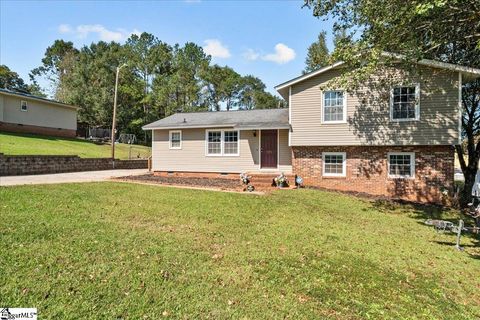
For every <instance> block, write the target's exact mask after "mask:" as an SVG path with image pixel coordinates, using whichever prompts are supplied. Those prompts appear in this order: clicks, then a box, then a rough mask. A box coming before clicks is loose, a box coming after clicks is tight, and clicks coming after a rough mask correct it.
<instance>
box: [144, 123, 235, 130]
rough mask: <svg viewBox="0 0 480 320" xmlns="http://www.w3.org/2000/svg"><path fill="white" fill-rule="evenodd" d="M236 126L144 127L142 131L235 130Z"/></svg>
mask: <svg viewBox="0 0 480 320" xmlns="http://www.w3.org/2000/svg"><path fill="white" fill-rule="evenodd" d="M235 126H236V124H223V125H198V126H174V127H147V126H144V127H142V130H182V129H206V128H233V127H235Z"/></svg>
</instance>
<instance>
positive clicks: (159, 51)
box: [0, 32, 286, 138]
mask: <svg viewBox="0 0 480 320" xmlns="http://www.w3.org/2000/svg"><path fill="white" fill-rule="evenodd" d="M122 64H126V66H125V67H124V68H122V70H121V72H120V81H119V88H118V110H117V127H118V131H119V132H123V133H134V134H136V135H137V137H140V138H142V137H143V136H144V133H143V132H142V130H141V127H142V126H143V125H145V124H147V123H150V122H152V121H155V120H158V119H161V118H164V117H166V116H169V115H171V114H173V113H175V112H193V111H219V110H233V109H266V108H279V107H286V102H285V101H284V100H282V99H280V98H278V97H276V96H274V95H272V94H270V93H269V92H267V91H266V86H265V84H264V83H263V82H262V81H261V80H260V79H259V78H257V77H255V76H252V75H246V76H242V75H240V74H239V73H237V72H236V71H235V70H234V69H232V68H230V67H228V66H219V65H217V64H212V63H211V57H210V56H209V55H207V54H206V53H205V52H204V51H203V48H202V47H201V46H198V45H197V44H195V43H192V42H188V43H186V44H184V45H183V46H181V45H179V44H175V45H173V46H172V45H169V44H167V43H165V42H162V41H161V40H159V39H158V38H157V37H155V36H154V35H152V34H149V33H146V32H144V33H142V34H140V35H135V34H134V35H132V36H130V38H129V39H127V41H126V42H125V44H120V43H116V42H109V43H107V42H104V41H100V42H97V43H92V44H90V45H85V46H83V47H81V48H76V47H75V46H74V45H73V43H72V42H69V41H64V40H56V41H55V42H54V43H53V44H52V45H51V46H49V47H48V48H47V49H46V51H45V55H44V57H43V58H42V61H41V65H40V66H38V67H37V68H35V69H33V70H32V71H31V73H30V80H31V81H30V82H31V84H28V85H27V84H25V82H24V80H23V79H21V78H20V77H19V76H18V74H16V73H15V72H14V71H12V70H10V69H9V68H8V67H7V66H4V65H3V66H0V86H1V87H4V88H9V89H12V90H21V91H25V92H29V93H32V94H37V95H45V94H44V93H45V90H42V88H40V86H39V85H38V83H39V82H42V81H39V80H40V79H43V82H45V81H46V82H47V83H48V87H49V90H50V95H51V96H53V97H54V99H55V100H58V101H61V102H64V103H68V104H73V105H76V106H79V107H81V108H82V109H81V110H80V112H79V115H78V121H79V122H81V123H83V124H84V125H88V126H100V127H109V126H111V123H112V105H113V95H114V83H115V70H116V68H117V67H118V66H120V65H122Z"/></svg>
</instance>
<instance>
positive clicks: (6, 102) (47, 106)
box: [0, 88, 80, 137]
mask: <svg viewBox="0 0 480 320" xmlns="http://www.w3.org/2000/svg"><path fill="white" fill-rule="evenodd" d="M79 109H80V108H79V107H76V106H72V105H69V104H65V103H62V102H58V101H55V100H50V99H46V98H43V97H38V96H34V95H31V94H28V93H23V92H17V91H12V90H8V89H1V88H0V131H9V132H23V133H32V134H42V135H50V136H61V137H75V136H76V132H77V112H78V110H79Z"/></svg>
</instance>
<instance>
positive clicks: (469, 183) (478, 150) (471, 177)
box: [455, 144, 480, 207]
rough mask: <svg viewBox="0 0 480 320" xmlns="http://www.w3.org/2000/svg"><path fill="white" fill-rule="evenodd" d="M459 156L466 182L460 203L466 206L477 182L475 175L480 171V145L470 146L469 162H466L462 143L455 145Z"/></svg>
mask: <svg viewBox="0 0 480 320" xmlns="http://www.w3.org/2000/svg"><path fill="white" fill-rule="evenodd" d="M455 149H456V151H457V156H458V159H459V161H460V167H461V168H462V173H463V176H464V178H465V184H464V186H463V189H462V192H461V195H460V205H461V206H462V207H466V206H467V204H468V203H469V202H471V200H472V188H473V185H474V184H475V177H476V176H477V171H478V159H479V156H480V145H478V144H477V146H476V147H475V145H473V147H472V146H470V147H469V148H468V164H467V163H466V162H465V158H464V152H463V147H462V146H461V145H457V146H455Z"/></svg>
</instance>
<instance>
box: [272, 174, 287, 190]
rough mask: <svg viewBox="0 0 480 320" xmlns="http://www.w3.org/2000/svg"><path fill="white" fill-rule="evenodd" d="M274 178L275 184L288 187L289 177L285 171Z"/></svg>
mask: <svg viewBox="0 0 480 320" xmlns="http://www.w3.org/2000/svg"><path fill="white" fill-rule="evenodd" d="M274 180H275V184H276V185H277V187H279V188H286V187H288V179H287V177H286V176H285V174H284V173H283V172H282V173H281V174H280V175H279V176H278V177H276V178H275V179H274Z"/></svg>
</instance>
